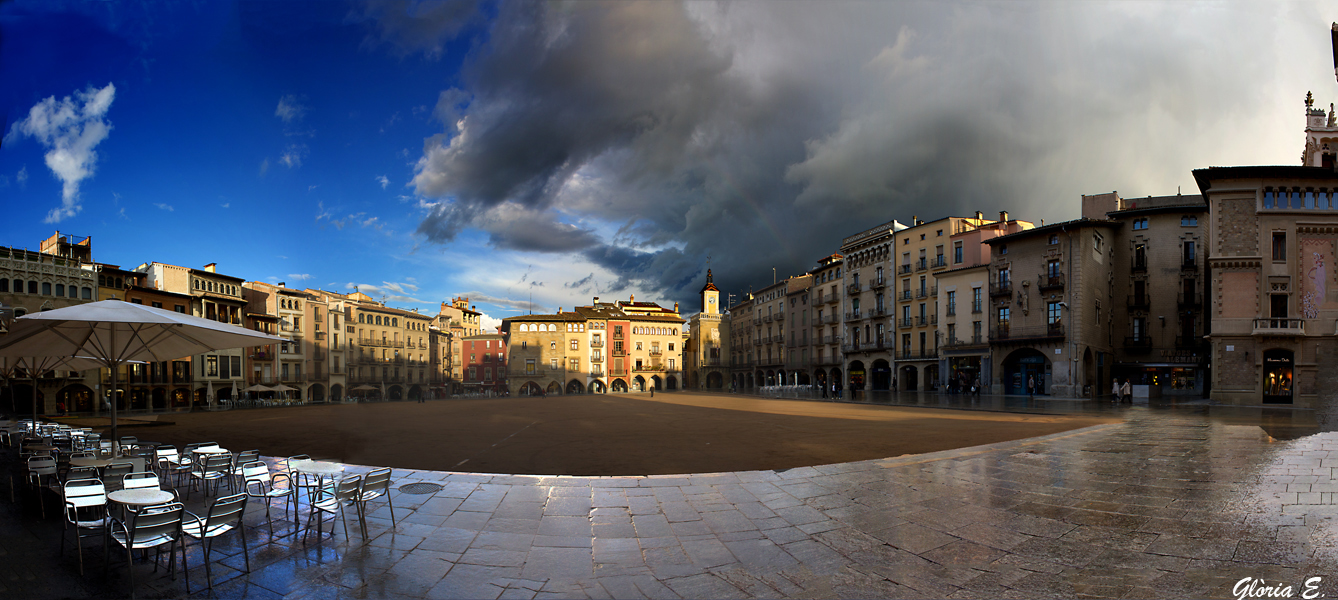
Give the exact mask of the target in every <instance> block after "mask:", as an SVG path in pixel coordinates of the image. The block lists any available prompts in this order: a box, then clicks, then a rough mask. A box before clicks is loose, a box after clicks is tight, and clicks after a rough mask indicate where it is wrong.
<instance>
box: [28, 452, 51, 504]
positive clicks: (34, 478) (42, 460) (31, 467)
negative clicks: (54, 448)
mask: <svg viewBox="0 0 1338 600" xmlns="http://www.w3.org/2000/svg"><path fill="white" fill-rule="evenodd" d="M55 476H56V459H55V458H53V457H51V456H41V455H39V456H33V457H30V458H29V459H28V484H29V485H31V486H32V488H33V490H35V491H36V492H37V505H38V506H39V507H41V509H42V519H43V520H45V519H46V502H43V498H42V488H43V487H46V485H45V484H44V483H42V479H43V478H47V479H48V480H49V479H53V478H55Z"/></svg>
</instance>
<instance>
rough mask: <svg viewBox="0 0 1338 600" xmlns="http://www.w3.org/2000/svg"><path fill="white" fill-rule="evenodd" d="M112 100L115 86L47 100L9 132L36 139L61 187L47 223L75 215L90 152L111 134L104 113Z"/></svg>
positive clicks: (89, 171)
mask: <svg viewBox="0 0 1338 600" xmlns="http://www.w3.org/2000/svg"><path fill="white" fill-rule="evenodd" d="M115 99H116V86H115V85H113V84H111V83H108V84H107V87H104V88H102V89H96V88H93V87H89V88H88V89H86V90H83V91H80V92H75V94H74V96H73V97H71V96H66V97H64V98H62V99H60V100H56V97H55V96H49V97H47V98H46V99H45V100H42V101H41V102H38V103H37V104H36V105H34V106H33V107H32V109H30V110H29V111H28V117H27V118H26V119H24V120H22V121H19V122H18V123H15V124H14V127H13V128H12V129H11V130H10V135H11V136H15V137H21V136H28V137H32V138H36V139H37V141H38V142H40V143H41V144H42V145H43V146H45V147H46V148H47V153H46V156H45V158H46V166H47V167H48V168H50V169H51V171H52V172H53V173H55V174H56V177H57V178H58V179H60V181H61V183H62V187H61V206H60V207H59V208H54V209H51V212H49V213H47V216H46V222H47V223H59V222H60V221H62V220H64V219H67V218H69V217H73V216H74V215H77V214H79V211H80V210H81V209H83V205H82V204H81V203H80V201H79V184H80V182H82V181H83V180H85V179H88V178H89V177H92V176H93V169H94V166H95V164H96V163H97V159H98V155H97V152H94V151H93V149H94V148H96V147H97V145H98V144H99V143H101V142H102V140H105V139H107V136H108V134H110V133H111V129H112V126H111V122H109V121H107V120H106V119H105V117H106V116H107V111H108V109H110V108H111V104H112V101H113V100H115ZM19 174H20V183H22V182H23V181H26V180H27V176H28V175H27V167H24V168H23V169H21V170H20V171H19Z"/></svg>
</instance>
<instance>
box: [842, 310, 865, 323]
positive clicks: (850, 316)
mask: <svg viewBox="0 0 1338 600" xmlns="http://www.w3.org/2000/svg"><path fill="white" fill-rule="evenodd" d="M862 318H864V317H863V316H861V315H860V311H859V310H852V311H850V312H847V313H846V320H847V321H858V320H860V319H862Z"/></svg>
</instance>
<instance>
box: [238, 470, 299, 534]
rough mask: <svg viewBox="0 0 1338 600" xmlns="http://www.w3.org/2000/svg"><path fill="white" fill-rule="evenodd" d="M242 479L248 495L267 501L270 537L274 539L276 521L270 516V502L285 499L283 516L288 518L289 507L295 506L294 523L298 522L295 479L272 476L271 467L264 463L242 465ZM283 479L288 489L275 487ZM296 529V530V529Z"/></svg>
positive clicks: (281, 475)
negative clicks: (244, 481)
mask: <svg viewBox="0 0 1338 600" xmlns="http://www.w3.org/2000/svg"><path fill="white" fill-rule="evenodd" d="M242 478H243V479H245V480H246V483H245V484H244V485H245V488H246V495H247V497H250V498H263V499H264V501H265V520H266V521H269V537H271V538H273V537H274V520H273V519H272V518H270V516H269V508H270V502H271V501H273V500H274V499H275V498H283V514H284V516H288V505H289V504H291V505H292V506H293V522H294V523H296V522H297V518H298V517H297V498H296V494H297V491H296V490H295V489H294V488H293V478H292V477H289V476H288V475H287V474H286V473H275V474H274V475H270V472H269V465H267V464H265V463H264V462H263V461H259V460H256V461H251V462H249V463H246V464H244V465H242ZM279 478H283V480H284V481H286V482H287V486H286V487H281V488H280V487H275V486H274V482H275V481H277V480H278V479H279ZM294 529H296V528H294Z"/></svg>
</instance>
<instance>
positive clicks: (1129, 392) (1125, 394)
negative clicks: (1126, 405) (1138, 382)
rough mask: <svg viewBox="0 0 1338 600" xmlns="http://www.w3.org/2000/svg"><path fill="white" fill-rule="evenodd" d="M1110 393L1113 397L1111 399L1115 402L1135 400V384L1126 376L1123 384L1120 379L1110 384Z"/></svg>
mask: <svg viewBox="0 0 1338 600" xmlns="http://www.w3.org/2000/svg"><path fill="white" fill-rule="evenodd" d="M1110 395H1111V397H1112V398H1113V399H1112V400H1111V402H1113V403H1119V402H1122V401H1126V400H1133V398H1134V389H1133V386H1131V385H1129V379H1128V378H1125V380H1124V383H1123V384H1121V383H1120V380H1118V379H1116V380H1115V382H1114V383H1112V384H1111V385H1110Z"/></svg>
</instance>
